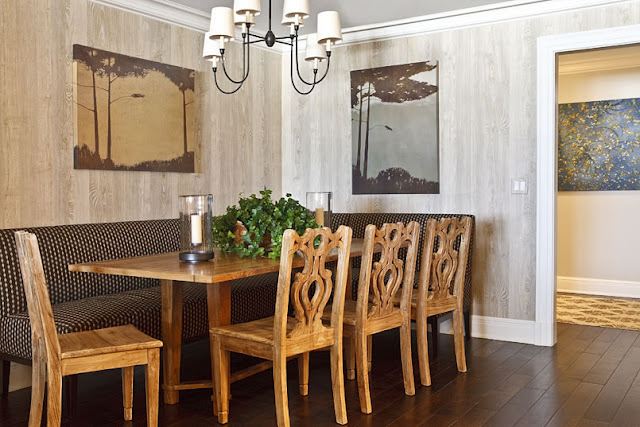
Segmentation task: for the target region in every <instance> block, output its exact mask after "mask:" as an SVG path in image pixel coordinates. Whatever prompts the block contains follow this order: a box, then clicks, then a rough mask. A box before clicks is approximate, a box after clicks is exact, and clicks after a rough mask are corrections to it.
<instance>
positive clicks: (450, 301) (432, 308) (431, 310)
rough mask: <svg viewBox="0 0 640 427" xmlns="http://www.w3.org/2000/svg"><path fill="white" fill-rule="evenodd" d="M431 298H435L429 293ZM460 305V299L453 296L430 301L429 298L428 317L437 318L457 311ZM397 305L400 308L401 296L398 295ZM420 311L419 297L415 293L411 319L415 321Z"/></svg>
mask: <svg viewBox="0 0 640 427" xmlns="http://www.w3.org/2000/svg"><path fill="white" fill-rule="evenodd" d="M429 296H431V297H433V294H432V293H431V292H429ZM457 304H458V299H457V298H456V297H455V296H454V295H451V296H450V297H447V298H444V299H429V297H427V317H430V316H436V315H438V314H442V313H447V312H449V311H452V310H455V309H456V306H457ZM395 305H397V306H400V296H399V295H397V296H396V299H395ZM417 309H418V295H416V293H415V292H414V293H413V295H411V317H412V318H414V319H415V317H416V310H417Z"/></svg>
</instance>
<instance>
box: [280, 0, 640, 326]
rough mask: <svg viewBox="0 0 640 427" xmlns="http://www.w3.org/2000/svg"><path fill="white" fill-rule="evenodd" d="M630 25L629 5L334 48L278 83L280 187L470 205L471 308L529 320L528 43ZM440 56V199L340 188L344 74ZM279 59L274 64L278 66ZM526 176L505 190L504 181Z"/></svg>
mask: <svg viewBox="0 0 640 427" xmlns="http://www.w3.org/2000/svg"><path fill="white" fill-rule="evenodd" d="M637 23H640V2H638V1H634V2H621V4H617V5H614V6H608V7H598V8H592V9H585V10H581V11H576V12H571V13H560V14H555V15H550V16H544V17H539V18H529V19H520V20H516V21H511V22H505V23H499V24H493V25H484V26H479V27H472V28H465V29H458V30H451V31H444V32H439V33H434V34H426V35H421V36H415V37H405V38H398V39H394V40H389V41H383V42H370V43H362V44H357V45H351V46H345V47H337V48H336V49H335V52H334V54H333V56H332V67H333V70H332V71H331V73H330V74H329V77H328V78H327V81H326V82H325V83H323V84H322V86H321V87H320V88H318V89H317V90H316V91H315V92H314V93H313V94H312V95H310V96H308V97H301V96H298V95H296V94H295V93H293V91H292V90H291V89H290V88H289V86H288V85H286V84H284V83H283V87H282V90H283V103H282V108H283V123H282V125H283V145H282V147H283V148H282V153H283V158H282V163H283V165H284V167H283V169H282V171H283V173H282V182H283V191H285V192H291V193H293V195H294V197H298V198H301V199H303V198H304V197H305V192H307V191H333V193H334V202H335V203H334V210H335V211H338V212H367V211H368V212H432V213H440V212H442V213H448V212H456V213H472V214H475V215H476V217H477V232H476V240H475V242H476V243H475V248H474V260H473V261H474V271H473V278H474V282H473V284H474V308H473V312H474V314H477V315H483V316H492V317H500V318H511V319H523V320H534V318H535V247H536V246H535V244H536V241H535V240H536V229H535V227H536V223H535V221H536V190H535V187H536V185H535V183H536V68H537V67H536V60H537V57H536V46H537V45H536V43H537V38H538V37H539V36H544V35H549V34H559V33H571V32H578V31H585V30H592V29H597V28H603V27H613V26H621V25H630V24H637ZM434 59H436V60H439V61H440V110H439V113H440V132H439V134H440V176H441V187H440V188H441V194H439V195H387V196H380V195H376V196H361V195H359V196H353V195H351V185H350V183H351V122H350V120H351V115H350V108H351V107H350V97H349V90H350V82H349V71H350V70H357V69H363V68H371V67H380V66H385V65H394V64H403V63H410V62H417V61H424V60H434ZM288 66H289V65H288V60H287V59H285V64H283V67H284V69H285V70H286V69H288ZM521 177H524V178H526V179H527V180H528V182H529V192H528V194H527V195H512V194H511V193H510V182H511V178H521Z"/></svg>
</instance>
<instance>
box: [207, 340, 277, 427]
mask: <svg viewBox="0 0 640 427" xmlns="http://www.w3.org/2000/svg"><path fill="white" fill-rule="evenodd" d="M211 348H212V356H213V357H212V359H213V378H214V382H215V387H214V392H215V395H216V399H215V400H216V403H217V405H218V407H217V408H216V409H217V412H218V423H220V424H226V423H228V422H229V369H228V365H229V352H228V351H226V350H223V349H222V345H221V343H220V340H218V339H216V338H215V337H212V339H211ZM274 372H275V371H274Z"/></svg>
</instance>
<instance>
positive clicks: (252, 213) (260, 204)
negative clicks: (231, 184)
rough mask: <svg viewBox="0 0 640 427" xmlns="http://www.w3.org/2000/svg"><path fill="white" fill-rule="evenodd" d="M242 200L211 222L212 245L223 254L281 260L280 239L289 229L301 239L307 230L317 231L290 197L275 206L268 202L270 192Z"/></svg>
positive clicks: (311, 221) (312, 221) (282, 198)
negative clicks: (294, 231) (231, 253)
mask: <svg viewBox="0 0 640 427" xmlns="http://www.w3.org/2000/svg"><path fill="white" fill-rule="evenodd" d="M260 196H261V197H258V196H256V195H255V194H252V195H251V196H249V197H241V198H240V200H238V206H235V205H233V206H229V207H227V213H226V214H224V215H220V216H217V217H214V218H213V221H212V226H211V228H212V234H213V243H214V244H215V245H216V246H218V247H219V248H220V250H222V251H223V252H227V253H229V252H235V253H236V254H238V256H240V257H241V258H243V257H251V258H255V257H258V256H264V255H267V256H268V257H269V258H272V259H277V258H280V253H281V251H282V235H283V233H284V231H285V230H287V229H289V228H292V229H294V230H296V231H297V232H298V234H300V235H302V234H303V233H304V231H305V230H306V229H307V228H318V227H319V226H318V225H317V224H316V221H315V219H314V218H313V216H312V215H311V214H310V213H309V211H307V209H306V208H305V207H304V206H302V205H301V204H300V202H298V201H297V200H295V199H293V198H291V194H287V195H286V197H281V198H280V200H278V201H277V202H275V203H274V202H273V201H272V200H271V190H267V189H266V188H265V189H264V190H262V191H260Z"/></svg>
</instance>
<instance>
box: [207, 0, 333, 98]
mask: <svg viewBox="0 0 640 427" xmlns="http://www.w3.org/2000/svg"><path fill="white" fill-rule="evenodd" d="M260 12H261V6H260V0H235V1H234V5H233V9H231V8H229V7H214V8H213V9H211V24H210V29H209V32H207V33H206V35H205V43H204V46H203V52H202V56H203V58H204V59H206V60H208V61H211V62H213V66H212V71H213V78H214V81H215V84H216V87H217V88H218V90H220V92H222V93H225V94H232V93H235V92H237V91H238V90H240V88H241V87H242V85H243V84H244V82H245V81H246V80H247V78H248V77H249V72H250V69H251V67H250V65H251V45H252V44H254V43H260V42H264V43H265V44H266V45H267V46H268V47H273V46H274V45H275V44H276V43H280V44H284V45H287V46H289V47H290V49H291V67H290V68H291V69H290V73H291V84H292V85H293V88H294V89H295V90H296V92H298V93H299V94H301V95H307V94H309V93H311V91H313V89H314V88H315V87H316V85H317V84H318V83H320V82H322V81H323V80H324V79H325V77H326V76H327V74H328V73H329V66H330V64H331V46H332V45H333V44H335V43H338V42H340V41H341V40H342V28H341V26H340V15H339V14H338V12H336V11H327V12H321V13H319V14H318V33H317V34H311V35H309V36H307V43H306V52H305V56H304V58H305V60H306V61H308V62H312V63H313V65H312V67H313V80H310V81H308V80H305V79H304V78H303V77H302V74H300V64H299V59H298V56H299V55H298V30H299V29H300V27H302V26H303V25H304V20H305V19H307V18H308V17H309V14H310V8H309V0H285V1H284V8H283V11H282V20H281V23H282V25H286V26H289V27H290V34H289V35H286V36H281V37H276V35H275V34H274V33H273V31H272V30H271V17H272V14H271V0H269V30H268V31H267V33H266V34H265V35H264V36H260V35H257V34H254V33H252V32H251V29H252V26H253V25H254V24H255V16H256V15H258V14H260ZM235 26H239V27H240V28H241V32H242V75H241V77H240V78H237V77H236V78H233V77H232V75H233V74H234V73H230V72H229V70H228V66H227V65H226V63H227V55H225V51H226V50H227V49H226V46H225V45H226V43H227V42H228V41H230V40H233V39H234V37H235ZM231 47H232V45H229V48H231ZM321 62H326V69H325V70H324V72H323V73H318V68H319V65H320V63H321ZM218 67H220V69H221V70H220V71H222V73H221V74H224V76H225V77H226V80H227V82H228V83H226V84H227V85H228V84H232V85H234V86H235V87H233V88H231V89H229V90H226V89H223V88H222V87H221V86H220V85H219V82H218V73H217V71H218ZM294 77H295V78H294ZM301 85H303V86H301ZM223 86H224V85H223ZM305 86H306V88H305Z"/></svg>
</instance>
